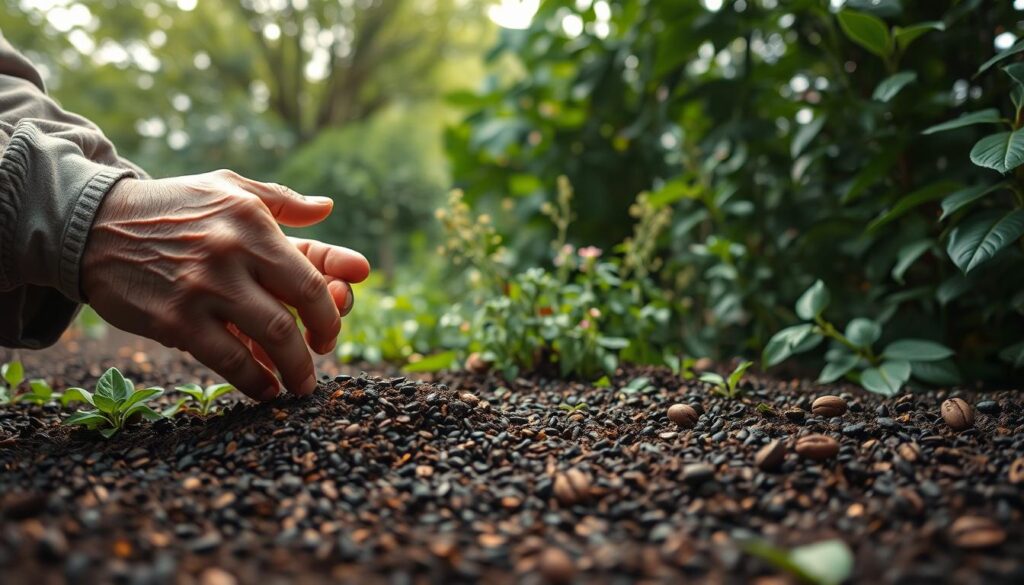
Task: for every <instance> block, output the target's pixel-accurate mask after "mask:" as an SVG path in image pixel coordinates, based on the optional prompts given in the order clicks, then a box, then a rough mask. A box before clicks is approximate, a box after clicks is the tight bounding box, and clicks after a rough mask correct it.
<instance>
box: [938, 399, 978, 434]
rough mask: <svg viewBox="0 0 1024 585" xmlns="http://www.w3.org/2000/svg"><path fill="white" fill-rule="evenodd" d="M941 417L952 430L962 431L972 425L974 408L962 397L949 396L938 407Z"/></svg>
mask: <svg viewBox="0 0 1024 585" xmlns="http://www.w3.org/2000/svg"><path fill="white" fill-rule="evenodd" d="M940 412H941V413H942V418H943V419H944V420H945V421H946V424H947V425H949V428H951V429H953V430H954V431H963V430H966V429H969V428H971V427H973V426H974V409H973V408H971V405H970V404H967V402H965V401H964V400H963V399H962V398H950V399H949V400H946V401H945V402H943V403H942V406H941V407H940Z"/></svg>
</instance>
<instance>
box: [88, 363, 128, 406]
mask: <svg viewBox="0 0 1024 585" xmlns="http://www.w3.org/2000/svg"><path fill="white" fill-rule="evenodd" d="M128 394H129V389H128V381H127V380H125V379H124V375H122V374H121V371H120V370H118V369H117V368H110V369H108V370H107V371H106V372H104V373H103V375H102V376H100V379H99V380H98V381H97V382H96V396H97V397H100V396H103V397H105V398H110V399H112V400H114V401H121V400H124V399H125V398H127V397H128Z"/></svg>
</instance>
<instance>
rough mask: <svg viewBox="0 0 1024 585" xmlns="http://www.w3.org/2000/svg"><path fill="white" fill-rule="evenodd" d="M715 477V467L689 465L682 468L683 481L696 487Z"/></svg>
mask: <svg viewBox="0 0 1024 585" xmlns="http://www.w3.org/2000/svg"><path fill="white" fill-rule="evenodd" d="M713 477H715V467H714V466H713V465H708V464H707V463H691V464H689V465H687V466H686V467H683V481H685V482H686V483H688V484H692V485H697V484H702V483H704V482H705V481H707V480H709V479H711V478H713Z"/></svg>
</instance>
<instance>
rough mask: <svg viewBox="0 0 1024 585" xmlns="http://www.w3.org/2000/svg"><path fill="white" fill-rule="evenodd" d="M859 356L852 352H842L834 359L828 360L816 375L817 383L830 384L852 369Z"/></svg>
mask: <svg viewBox="0 0 1024 585" xmlns="http://www.w3.org/2000/svg"><path fill="white" fill-rule="evenodd" d="M858 361H860V358H859V357H857V356H856V355H854V354H852V353H847V354H843V355H842V356H839V358H838V359H836V360H835V361H829V362H828V363H826V364H825V367H824V368H822V370H821V374H819V375H818V383H820V384H831V383H832V382H835V381H836V380H838V379H840V378H842V377H843V376H845V375H846V373H847V372H849V371H850V370H852V369H853V368H854V366H856V365H857V362H858Z"/></svg>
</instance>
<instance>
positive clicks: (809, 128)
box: [789, 116, 826, 158]
mask: <svg viewBox="0 0 1024 585" xmlns="http://www.w3.org/2000/svg"><path fill="white" fill-rule="evenodd" d="M825 119H826V118H825V116H818V117H817V118H815V119H813V120H811V121H810V122H809V123H807V124H804V125H803V126H800V128H799V129H798V130H797V131H796V134H795V135H794V136H793V143H792V144H791V145H790V147H789V154H790V156H792V157H793V158H796V157H798V156H800V155H801V154H803V151H804V149H805V148H807V145H808V144H810V143H811V141H812V140H814V137H815V136H817V135H818V134H819V133H820V132H821V129H822V128H824V127H825Z"/></svg>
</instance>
